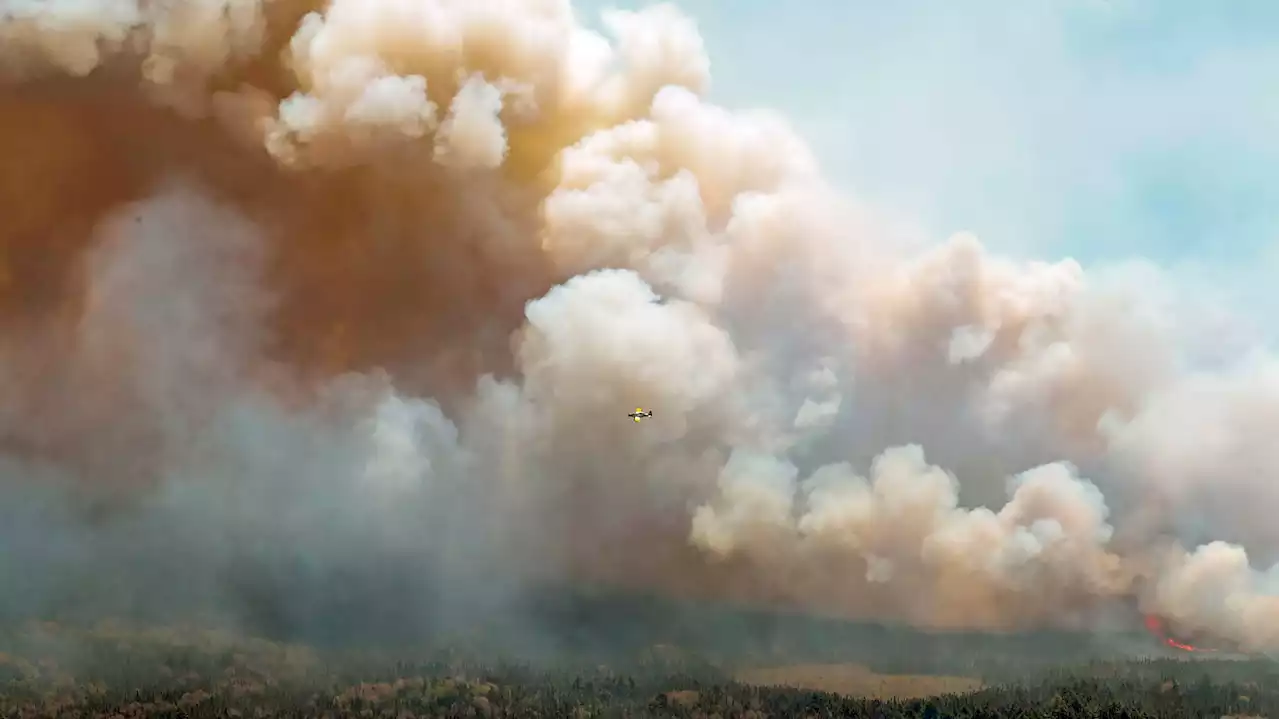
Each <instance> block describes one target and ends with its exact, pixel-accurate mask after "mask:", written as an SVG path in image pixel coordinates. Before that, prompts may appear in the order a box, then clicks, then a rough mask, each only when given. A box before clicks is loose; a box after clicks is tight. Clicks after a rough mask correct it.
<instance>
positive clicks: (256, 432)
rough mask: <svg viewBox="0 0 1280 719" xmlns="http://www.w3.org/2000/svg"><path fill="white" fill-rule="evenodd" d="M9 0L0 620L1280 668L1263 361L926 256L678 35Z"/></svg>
mask: <svg viewBox="0 0 1280 719" xmlns="http://www.w3.org/2000/svg"><path fill="white" fill-rule="evenodd" d="M2 7H3V10H4V12H3V15H2V17H0V78H2V79H0V157H3V158H4V160H3V162H0V209H2V211H3V217H4V219H3V221H2V222H0V338H2V341H0V383H2V386H3V392H4V402H3V404H2V405H0V588H2V589H3V591H0V611H3V612H5V613H9V614H15V615H21V614H24V613H31V612H37V613H48V612H70V613H73V614H74V613H76V612H85V613H91V612H100V613H112V612H135V613H142V614H144V615H147V616H160V615H164V614H165V613H167V612H178V613H180V612H181V611H184V610H186V609H190V608H192V607H195V606H197V605H200V606H212V607H214V608H216V609H217V610H219V611H221V612H223V613H225V614H226V615H227V616H230V617H233V618H234V617H236V616H241V615H245V614H247V613H253V612H259V613H261V612H267V613H272V615H273V616H276V617H277V618H278V619H279V620H280V621H282V622H285V623H286V624H289V625H290V626H299V627H303V626H307V624H308V622H309V621H311V618H314V617H318V616H323V615H324V612H325V611H326V609H331V608H332V607H333V606H346V605H343V604H342V603H343V602H354V603H356V604H352V606H360V607H361V610H362V611H369V612H370V614H371V615H372V614H376V615H377V616H379V617H386V621H387V622H425V623H429V622H431V621H435V620H436V619H438V618H440V617H446V616H456V613H458V612H465V611H478V610H477V609H476V608H477V607H482V606H484V605H485V604H486V602H489V603H498V602H502V601H504V600H505V599H507V598H510V597H513V596H518V595H519V593H520V592H521V591H522V589H523V588H525V587H528V586H532V585H533V584H535V583H539V582H598V583H611V584H615V585H628V586H637V587H643V588H647V589H658V590H660V591H664V592H669V593H673V594H681V595H689V596H705V597H716V598H724V599H733V600H739V601H748V602H762V603H770V604H778V605H787V606H792V607H799V608H804V609H806V610H811V611H821V612H830V613H835V614H839V615H842V616H850V617H869V618H877V619H884V620H893V621H905V622H910V623H913V624H915V625H919V626H923V627H968V628H999V629H1008V628H1023V627H1035V626H1045V625H1067V626H1079V627H1089V626H1096V625H1097V624H1098V623H1099V622H1102V621H1104V619H1105V618H1106V617H1108V616H1113V615H1114V612H1116V611H1117V610H1118V609H1120V608H1128V610H1129V611H1133V610H1134V609H1135V608H1136V609H1137V610H1138V611H1140V612H1142V613H1145V614H1150V615H1156V616H1159V617H1161V618H1162V620H1163V622H1164V623H1165V624H1164V626H1167V627H1169V630H1170V631H1171V632H1178V633H1181V634H1183V635H1190V634H1194V635H1196V636H1206V637H1212V638H1214V639H1215V640H1216V641H1220V642H1225V643H1230V644H1232V645H1234V646H1238V647H1241V648H1245V649H1249V650H1265V651H1274V650H1275V648H1276V646H1277V644H1278V643H1280V638H1278V629H1277V621H1278V615H1280V605H1278V602H1277V596H1276V572H1275V570H1274V565H1275V563H1276V561H1277V556H1276V547H1277V544H1278V536H1277V521H1276V514H1275V507H1276V506H1277V504H1278V498H1277V485H1278V483H1280V480H1278V478H1277V452H1278V448H1277V436H1278V435H1280V420H1278V412H1280V409H1278V407H1277V404H1278V401H1280V390H1278V388H1277V369H1278V363H1277V360H1276V356H1275V354H1274V352H1273V351H1272V350H1271V349H1270V348H1268V347H1266V346H1265V345H1263V344H1259V345H1258V347H1257V349H1256V351H1253V352H1251V353H1245V354H1241V355H1239V356H1237V357H1234V358H1232V359H1231V361H1229V362H1228V361H1213V362H1210V361H1207V360H1205V359H1204V357H1206V356H1212V355H1213V353H1212V352H1207V351H1206V345H1212V344H1213V343H1214V342H1215V341H1216V340H1214V339H1213V336H1214V335H1213V328H1209V327H1204V326H1199V325H1196V324H1194V323H1193V322H1191V321H1189V320H1186V319H1185V317H1184V316H1183V315H1180V314H1178V313H1177V309H1176V307H1175V306H1174V304H1172V303H1171V302H1170V301H1169V297H1170V296H1172V294H1171V293H1169V292H1162V291H1161V281H1162V278H1161V276H1160V275H1159V273H1158V272H1155V271H1151V270H1146V271H1139V270H1138V269H1134V268H1127V269H1126V268H1120V269H1117V270H1115V271H1110V272H1105V273H1101V274H1098V275H1091V274H1088V273H1086V272H1084V271H1083V270H1082V268H1081V267H1080V266H1079V265H1078V264H1077V263H1075V262H1073V261H1071V260H1063V261H1060V262H1052V263H1047V262H1029V263H1027V262H1015V261H1012V260H1008V259H1004V258H1001V257H998V256H993V255H992V254H991V253H990V252H988V251H987V250H986V249H984V247H983V246H982V244H981V243H980V242H979V240H978V239H977V238H975V237H972V236H969V235H963V234H962V235H957V236H954V237H951V238H949V239H946V240H945V241H941V242H939V243H937V244H935V245H932V246H927V247H917V246H913V245H911V244H908V243H905V242H902V241H900V240H897V239H895V237H894V235H893V234H892V233H889V232H886V231H885V230H884V229H883V228H882V227H881V226H880V225H879V224H878V222H877V221H876V219H875V215H874V214H873V213H871V212H869V211H867V210H866V209H865V208H862V207H860V206H859V205H857V204H856V203H854V202H851V201H849V200H848V199H847V198H843V197H841V196H839V194H838V193H836V192H835V191H833V190H832V188H831V187H830V186H828V185H827V184H825V182H824V180H823V178H822V176H821V175H820V173H819V172H818V169H817V163H816V162H815V160H814V158H813V156H812V155H811V154H810V153H809V151H808V149H807V148H806V147H805V145H804V144H803V143H802V142H801V141H800V140H799V139H798V138H797V136H796V135H795V134H794V133H793V132H792V131H791V130H790V129H789V128H788V125H787V123H786V121H785V119H784V118H781V117H778V116H776V115H773V114H770V113H766V112H759V113H735V112H729V111H726V110H724V109H721V108H718V107H715V106H713V105H711V104H708V103H707V102H706V101H704V100H703V99H702V97H701V96H702V94H703V93H704V92H705V91H706V89H707V87H708V83H709V79H710V70H709V63H708V60H707V57H706V55H705V52H704V49H703V46H702V41H701V39H700V37H699V35H698V33H697V30H696V28H695V27H694V25H693V24H692V23H691V22H690V21H689V20H688V19H686V18H685V17H683V16H682V15H681V14H680V13H679V12H678V11H677V10H675V9H674V8H672V7H669V6H662V5H660V6H655V7H652V8H649V9H646V10H644V11H641V12H635V13H632V12H612V13H609V14H607V15H606V16H605V18H604V20H605V22H604V26H605V27H606V28H607V31H608V35H607V36H604V35H600V34H597V33H595V32H592V31H590V30H588V29H586V27H585V26H584V25H583V24H582V23H581V22H580V21H579V19H578V18H576V17H575V15H574V12H573V10H572V9H571V8H570V6H569V4H568V2H567V0H518V1H517V0H506V1H503V2H499V1H497V0H493V1H483V2H482V1H479V0H466V1H465V2H463V1H457V2H454V1H449V0H423V1H421V2H413V3H406V2H396V1H395V0H333V2H330V3H328V4H320V3H312V2H310V1H309V0H276V1H275V2H266V1H265V0H261V1H255V0H234V1H233V0H192V1H190V2H145V1H144V0H76V1H71V0H66V1H63V0H44V1H36V0H10V1H8V2H5V3H3V5H2ZM1153 273H1154V274H1153ZM638 405H639V406H643V407H645V408H646V409H653V410H654V417H653V418H652V419H650V420H646V421H645V422H642V423H640V424H636V423H633V422H631V421H630V420H628V418H627V416H626V413H627V412H629V411H631V410H632V408H634V407H636V406H638ZM299 587H302V588H304V589H302V590H300V589H298V588H299ZM361 587H376V589H377V591H376V592H370V596H363V597H362V596H356V595H357V594H359V592H360V588H361ZM360 602H363V604H360ZM372 610H377V611H376V612H374V611H372Z"/></svg>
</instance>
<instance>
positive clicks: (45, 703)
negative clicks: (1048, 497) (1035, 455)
mask: <svg viewBox="0 0 1280 719" xmlns="http://www.w3.org/2000/svg"><path fill="white" fill-rule="evenodd" d="M540 611H541V615H540V617H539V622H540V626H541V627H542V628H543V630H544V631H543V632H541V633H538V634H534V633H531V632H529V631H528V628H527V626H526V627H525V628H524V629H525V631H524V638H523V639H522V640H520V641H514V640H512V637H514V636H515V632H516V630H517V627H514V626H501V625H498V626H493V627H489V628H488V629H487V630H486V631H478V630H476V629H475V628H472V629H471V630H469V631H468V632H466V633H454V634H449V635H440V636H437V637H435V638H434V639H432V640H431V641H417V640H415V641H413V642H408V641H405V642H400V643H394V642H388V641H385V640H384V641H379V642H377V643H373V642H365V643H361V642H354V641H350V640H348V639H343V640H341V641H338V640H334V639H333V638H332V637H331V638H330V641H328V642H301V641H297V640H296V639H290V638H288V637H282V636H264V635H263V634H259V635H257V636H251V635H247V634H246V633H245V632H243V631H242V630H236V631H229V630H225V629H215V628H209V627H198V626H192V625H171V626H154V625H153V626H145V625H138V624H129V623H125V622H122V621H113V622H96V623H93V624H83V625H73V624H69V623H61V622H59V623H55V622H50V621H39V622H37V621H25V622H21V623H12V624H11V625H9V626H7V627H6V628H4V629H3V630H0V717H5V718H6V719H7V718H9V717H14V718H17V717H22V718H24V719H26V718H31V719H34V718H36V717H57V718H59V719H63V718H66V719H70V718H73V717H74V718H81V719H88V718H90V717H93V718H99V717H101V718H111V719H118V718H122V717H240V718H243V719H247V718H250V717H253V718H260V717H324V718H328V719H340V718H343V717H366V718H371V717H379V718H382V717H385V718H387V719H411V718H426V717H441V718H444V717H450V718H452V717H481V718H489V717H548V718H562V717H574V718H580V719H585V718H587V717H601V718H603V717H637V718H638V717H680V718H693V717H698V718H700V719H711V718H713V717H716V718H719V719H730V718H733V717H742V718H747V717H750V718H753V719H763V718H764V717H812V718H814V719H816V718H818V717H877V718H882V719H892V718H895V717H1100V718H1101V717H1107V718H1112V717H1116V718H1118V717H1215V718H1217V717H1277V716H1280V709H1278V708H1277V683H1278V681H1280V677H1278V675H1277V666H1276V663H1275V661H1274V660H1273V659H1271V658H1267V657H1252V658H1250V657H1230V658H1227V657H1225V656H1214V655H1210V658H1207V659H1206V658H1201V657H1199V656H1196V655H1190V654H1185V653H1180V652H1176V650H1172V649H1169V648H1166V647H1163V646H1160V645H1159V644H1158V643H1157V642H1155V641H1154V638H1152V637H1149V636H1148V637H1145V638H1143V637H1141V636H1137V635H1135V636H1133V637H1120V638H1117V637H1105V638H1100V637H1097V636H1092V635H1086V634H1079V633H1070V632H1042V633H1034V634H1018V635H1003V636H1001V635H981V634H929V633H925V632H919V631H912V630H908V629H905V628H898V627H886V626H881V625H872V624H858V623H854V622H840V621H836V620H824V619H816V618H807V617H802V616H787V615H778V614H768V613H763V612H751V611H745V610H734V609H729V608H721V609H720V610H719V611H717V610H716V609H715V608H714V607H710V606H701V607H699V606H691V605H676V604H671V603H665V602H663V601H661V600H654V599H642V598H641V599H637V598H634V597H632V598H620V597H611V598H609V599H608V600H607V601H606V600H605V599H602V598H600V597H593V598H585V599H584V598H582V597H573V598H569V599H564V598H562V599H560V600H557V601H556V602H552V603H547V604H543V606H542V607H541V608H540ZM525 621H526V622H527V621H528V617H527V616H526V617H525ZM1144 641H1145V645H1146V647H1147V649H1148V650H1149V651H1146V652H1135V651H1134V650H1133V648H1132V646H1133V643H1142V642H1144ZM764 667H771V668H773V669H771V670H769V671H771V672H773V674H769V673H768V672H765V673H761V672H759V671H757V670H760V669H761V668H764ZM804 667H817V668H822V667H826V668H844V669H841V670H840V671H845V673H846V674H849V671H847V670H848V669H849V668H851V667H852V668H856V672H853V673H854V674H855V675H856V676H858V677H861V678H863V680H864V682H863V685H862V686H863V689H859V688H857V687H851V688H850V689H844V690H841V691H840V692H835V691H820V690H818V689H817V688H814V686H812V685H808V684H809V683H808V682H806V681H805V678H804V672H805V671H817V669H809V670H806V669H804ZM788 670H790V674H788ZM753 671H754V672H755V673H753ZM833 671H835V670H834V669H833ZM837 673H838V672H837ZM907 674H910V675H913V676H912V677H911V679H912V681H915V682H916V683H917V685H918V686H916V687H915V688H913V689H910V690H909V691H903V690H901V689H900V688H901V687H908V686H910V685H909V684H906V683H904V682H903V681H901V680H902V679H903V678H904V675H907ZM775 675H777V676H781V675H786V676H790V677H792V678H793V679H794V681H791V680H789V681H787V682H786V683H789V684H793V685H794V686H773V685H769V682H767V681H764V680H761V679H759V678H758V677H761V676H764V677H768V676H775ZM935 675H936V676H940V675H950V676H953V677H964V678H966V679H965V681H968V682H971V687H972V688H971V689H968V690H965V691H938V692H937V693H934V692H933V690H931V689H930V688H929V687H930V684H929V678H930V677H931V676H935ZM751 677H757V678H756V679H752V678H751ZM877 681H878V682H879V690H877V686H876V682H877ZM806 685H808V686H806ZM886 686H888V687H889V688H888V689H885V687H886ZM937 686H938V687H944V686H946V685H942V684H939V685H937ZM894 687H898V688H896V689H895V688H894Z"/></svg>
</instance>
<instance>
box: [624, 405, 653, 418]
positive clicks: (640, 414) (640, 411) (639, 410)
mask: <svg viewBox="0 0 1280 719" xmlns="http://www.w3.org/2000/svg"><path fill="white" fill-rule="evenodd" d="M627 416H628V417H630V418H631V419H633V420H635V421H637V422H639V421H640V420H642V419H646V418H648V417H652V416H653V410H649V411H648V412H646V411H644V408H643V407H636V411H634V412H632V413H631V414H629V415H627Z"/></svg>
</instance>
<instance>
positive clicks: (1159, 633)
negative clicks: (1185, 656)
mask: <svg viewBox="0 0 1280 719" xmlns="http://www.w3.org/2000/svg"><path fill="white" fill-rule="evenodd" d="M1143 624H1145V625H1146V627H1147V631H1149V632H1151V633H1152V634H1153V635H1155V636H1156V638H1158V639H1159V640H1160V641H1162V642H1164V643H1165V645H1166V646H1170V647H1173V648H1174V649H1181V650H1182V651H1184V652H1215V651H1217V650H1216V649H1205V648H1202V647H1197V646H1194V645H1191V644H1184V643H1182V642H1180V641H1178V640H1176V639H1174V638H1173V637H1170V636H1169V635H1168V634H1166V633H1165V629H1164V621H1163V620H1161V619H1160V618H1159V617H1157V616H1155V615H1154V614H1148V615H1146V616H1145V617H1143Z"/></svg>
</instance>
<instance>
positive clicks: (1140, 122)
mask: <svg viewBox="0 0 1280 719" xmlns="http://www.w3.org/2000/svg"><path fill="white" fill-rule="evenodd" d="M644 4H646V3H644V2H599V1H598V0H589V1H587V2H578V3H577V5H578V7H580V8H581V9H582V10H583V11H585V13H586V14H591V13H594V12H596V11H597V10H598V9H600V8H602V7H606V6H608V7H626V8H634V7H637V6H642V5H644ZM675 4H676V5H678V6H680V7H682V8H683V9H684V10H685V12H686V13H688V14H690V15H692V16H693V17H694V18H696V19H697V21H698V25H699V28H700V30H701V33H702V35H703V38H704V39H705V41H706V44H707V49H708V53H709V54H710V56H711V67H712V91H711V99H712V100H714V101H716V102H718V103H720V104H723V105H727V106H729V107H770V108H773V109H776V110H779V111H781V112H783V113H785V114H786V115H787V116H788V117H789V118H790V119H791V121H792V123H793V124H794V126H795V127H796V128H797V130H798V131H799V132H800V133H801V134H802V135H804V136H805V137H806V138H808V139H809V141H810V144H811V145H812V146H813V147H814V149H815V151H816V152H817V154H818V155H819V157H820V158H821V159H822V161H823V164H824V166H825V168H826V170H827V174H828V175H829V176H830V177H831V178H832V180H833V181H834V182H836V183H838V184H840V185H843V186H845V187H848V188H849V189H850V190H851V191H853V192H856V193H857V194H858V195H859V196H861V197H864V198H869V199H872V200H874V201H876V203H877V204H878V205H880V206H881V207H883V208H886V209H887V210H889V211H891V212H893V213H895V214H898V215H900V216H901V217H904V218H910V219H911V220H912V221H914V222H916V223H919V224H920V225H921V226H922V227H923V228H924V229H926V230H927V231H929V232H930V233H931V234H934V235H937V236H939V237H942V236H945V235H947V234H950V233H951V232H953V231H956V230H969V231H973V232H975V233H976V234H977V235H978V236H979V237H981V238H982V239H983V241H984V242H985V243H987V244H988V245H989V246H991V247H994V248H998V249H1000V250H1002V251H1005V252H1008V253H1011V254H1014V255H1018V256H1024V257H1036V258H1045V259H1049V258H1057V257H1062V256H1071V257H1075V258H1076V259H1078V260H1080V261H1081V262H1082V263H1084V264H1085V265H1086V266H1090V265H1098V264H1110V263H1113V262H1122V261H1126V260H1130V259H1133V258H1143V259H1146V260H1150V261H1153V262H1156V263H1158V264H1160V265H1162V266H1164V267H1166V268H1168V269H1169V270H1170V271H1171V272H1172V273H1173V274H1174V275H1175V276H1180V277H1185V278H1189V279H1190V280H1192V282H1191V283H1190V284H1191V285H1198V286H1204V285H1206V284H1208V285H1214V286H1216V287H1217V288H1218V289H1219V290H1221V291H1223V292H1227V293H1229V294H1231V295H1232V302H1231V304H1232V305H1234V306H1236V307H1238V308H1240V311H1242V312H1248V313H1250V314H1254V313H1258V314H1257V315H1256V317H1257V318H1258V319H1259V320H1262V321H1263V325H1264V326H1267V327H1269V328H1270V329H1268V332H1269V333H1274V332H1275V331H1276V330H1275V328H1274V327H1275V324H1276V316H1277V307H1276V305H1277V284H1278V283H1277V275H1278V272H1277V266H1278V264H1280V257H1277V246H1278V244H1280V240H1278V238H1280V223H1278V221H1277V216H1278V209H1277V205H1278V198H1280V182H1278V180H1277V177H1278V175H1277V159H1278V147H1277V136H1278V132H1277V122H1278V117H1277V107H1278V106H1280V92H1278V90H1277V84H1278V75H1280V63H1278V59H1277V26H1278V24H1280V17H1278V16H1277V13H1278V11H1277V3H1276V2H1275V1H1274V0H1110V1H1106V0H963V1H961V2H956V1H954V0H902V1H900V2H886V1H885V0H876V1H875V2H870V1H868V0H792V1H791V2H779V1H777V0H679V1H678V2H676V3H675Z"/></svg>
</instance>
